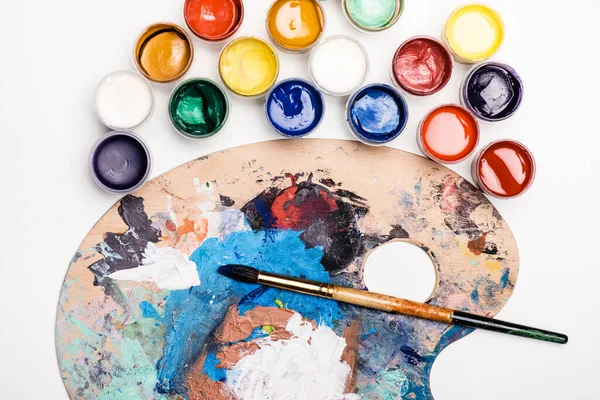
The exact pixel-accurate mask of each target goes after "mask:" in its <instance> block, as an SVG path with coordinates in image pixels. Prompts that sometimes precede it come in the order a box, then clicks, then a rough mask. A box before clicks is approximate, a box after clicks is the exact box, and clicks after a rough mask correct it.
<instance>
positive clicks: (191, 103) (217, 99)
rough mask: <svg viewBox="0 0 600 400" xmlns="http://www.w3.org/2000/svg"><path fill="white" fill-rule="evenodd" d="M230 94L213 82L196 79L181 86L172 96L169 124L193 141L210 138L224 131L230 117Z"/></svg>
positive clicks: (169, 107)
mask: <svg viewBox="0 0 600 400" xmlns="http://www.w3.org/2000/svg"><path fill="white" fill-rule="evenodd" d="M229 110H230V105H229V99H228V98H227V93H225V91H224V90H223V89H222V88H221V87H220V86H219V85H218V84H216V83H215V82H213V81H211V80H210V79H204V78H193V79H188V80H187V81H185V82H182V83H180V84H179V85H178V86H177V87H176V88H175V89H174V90H173V92H172V93H171V97H170V99H169V105H168V110H167V112H168V115H169V122H170V123H171V126H172V127H173V129H175V131H176V132H177V133H180V134H181V135H182V136H184V137H186V138H189V139H196V140H198V139H208V138H211V137H213V136H215V135H216V134H217V133H219V132H221V131H222V130H223V128H225V125H226V124H227V120H228V118H229Z"/></svg>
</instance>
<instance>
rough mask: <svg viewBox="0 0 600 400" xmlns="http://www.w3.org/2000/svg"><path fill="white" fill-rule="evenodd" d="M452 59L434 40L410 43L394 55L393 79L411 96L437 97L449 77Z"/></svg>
mask: <svg viewBox="0 0 600 400" xmlns="http://www.w3.org/2000/svg"><path fill="white" fill-rule="evenodd" d="M451 57H452V56H451V55H450V53H449V52H448V50H446V48H445V47H444V45H443V44H442V43H440V42H438V41H436V40H434V39H431V38H422V37H420V38H414V39H409V40H407V41H406V42H404V44H402V45H401V46H400V47H399V48H398V50H397V51H396V54H395V55H394V63H393V70H394V71H393V72H394V77H395V78H396V81H397V82H398V84H399V85H400V86H402V88H404V89H405V90H406V91H408V92H410V93H412V94H415V95H421V96H423V95H430V94H434V93H437V92H439V91H440V90H442V89H443V88H444V86H446V84H447V83H448V81H450V77H451V76H452V58H451Z"/></svg>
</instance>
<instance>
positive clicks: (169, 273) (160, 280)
mask: <svg viewBox="0 0 600 400" xmlns="http://www.w3.org/2000/svg"><path fill="white" fill-rule="evenodd" d="M109 278H112V279H115V280H118V281H134V282H154V283H156V285H157V286H158V287H159V288H161V289H168V290H183V289H189V288H191V287H193V286H199V285H200V278H199V277H198V272H197V270H196V264H195V263H194V262H192V261H190V260H189V259H188V257H187V256H186V255H185V254H183V253H182V252H181V251H179V250H177V249H174V248H172V247H157V246H156V245H155V244H153V243H148V246H147V247H146V250H145V251H144V259H143V261H142V265H140V266H139V267H137V268H132V269H127V270H123V271H117V272H115V273H112V274H110V275H109Z"/></svg>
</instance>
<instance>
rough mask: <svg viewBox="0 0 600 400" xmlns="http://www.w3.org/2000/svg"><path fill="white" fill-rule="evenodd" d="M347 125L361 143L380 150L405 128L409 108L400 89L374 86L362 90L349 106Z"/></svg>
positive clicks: (383, 84) (347, 108)
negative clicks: (379, 147)
mask: <svg viewBox="0 0 600 400" xmlns="http://www.w3.org/2000/svg"><path fill="white" fill-rule="evenodd" d="M346 122H347V124H348V127H349V128H350V131H351V132H352V133H353V134H354V136H356V138H357V139H358V140H360V141H361V142H363V143H365V144H368V145H371V146H381V145H383V144H386V143H389V142H391V141H392V140H394V139H396V138H397V137H398V136H400V134H402V132H403V131H404V128H406V124H407V122H408V105H407V103H406V99H405V98H404V96H403V95H402V93H400V92H399V91H398V89H396V88H394V87H392V86H390V85H387V84H385V83H374V84H370V85H367V86H364V87H363V88H361V89H359V90H358V91H357V92H356V93H354V94H353V95H352V96H351V97H350V98H349V99H348V103H347V104H346Z"/></svg>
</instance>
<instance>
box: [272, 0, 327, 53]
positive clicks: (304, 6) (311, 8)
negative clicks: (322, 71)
mask: <svg viewBox="0 0 600 400" xmlns="http://www.w3.org/2000/svg"><path fill="white" fill-rule="evenodd" d="M266 24H267V32H268V33H269V37H270V38H271V40H272V41H273V43H274V44H275V45H276V46H277V47H278V48H279V49H280V50H283V51H287V52H291V53H302V52H305V51H307V50H309V49H311V48H312V47H313V46H314V45H315V44H316V43H317V42H318V41H319V39H320V38H321V36H322V35H323V31H324V29H325V15H324V12H323V9H322V8H321V5H320V4H319V2H318V1H317V0H275V2H274V3H273V5H272V6H271V8H270V9H269V12H268V14H267V23H266Z"/></svg>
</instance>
